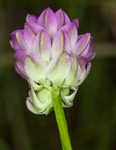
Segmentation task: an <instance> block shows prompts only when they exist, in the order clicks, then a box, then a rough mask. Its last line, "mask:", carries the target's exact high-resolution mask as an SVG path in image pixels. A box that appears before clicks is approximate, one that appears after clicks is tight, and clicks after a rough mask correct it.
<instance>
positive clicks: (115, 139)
mask: <svg viewBox="0 0 116 150" xmlns="http://www.w3.org/2000/svg"><path fill="white" fill-rule="evenodd" d="M47 7H51V8H53V9H54V11H56V10H57V9H59V8H62V9H63V10H64V11H66V13H67V14H68V15H69V16H70V18H71V19H73V18H79V22H80V27H79V33H80V34H82V33H85V32H91V33H92V35H93V36H94V43H95V44H94V45H95V46H94V51H96V58H95V59H94V60H93V65H92V69H91V72H90V74H89V76H88V78H87V79H86V80H85V82H84V83H83V84H82V85H81V86H80V89H79V91H78V93H77V96H76V98H75V100H74V106H73V107H72V108H69V109H65V112H66V117H67V120H68V125H69V132H70V136H71V140H72V145H73V150H115V149H116V1H115V0H93V1H90V0H69V1H68V0H46V1H45V0H41V1H40V0H20V1H19V0H0V150H60V149H61V146H60V140H59V135H58V129H57V126H56V122H55V117H54V114H53V112H52V113H51V114H50V115H48V116H39V115H38V116H37V115H34V114H32V113H31V112H29V111H28V110H27V108H26V106H25V98H26V96H27V91H28V85H27V82H26V81H25V80H23V79H22V78H21V77H20V76H19V75H18V74H17V73H16V72H15V70H14V68H13V65H14V62H15V60H14V58H13V56H12V54H13V50H12V48H11V47H10V45H9V33H10V32H12V31H14V30H16V29H19V28H23V25H24V22H25V16H26V14H27V13H31V14H35V15H37V16H39V15H40V13H41V11H43V9H45V8H47Z"/></svg>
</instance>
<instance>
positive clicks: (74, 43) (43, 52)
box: [10, 8, 95, 114]
mask: <svg viewBox="0 0 116 150" xmlns="http://www.w3.org/2000/svg"><path fill="white" fill-rule="evenodd" d="M78 27H79V22H78V19H74V20H73V21H71V20H70V19H69V17H68V16H67V14H66V13H65V12H64V11H62V10H61V9H59V10H57V11H56V12H53V10H52V9H50V8H47V9H45V10H44V11H43V12H42V13H41V15H40V16H39V17H35V16H32V15H29V14H28V15H27V17H26V22H25V25H24V29H21V30H16V31H14V32H12V33H11V40H10V44H11V46H12V47H13V49H15V53H14V56H15V57H16V64H15V69H16V71H17V72H18V73H19V74H20V75H21V76H22V77H23V78H25V79H26V80H27V81H28V83H29V85H30V91H29V97H28V98H27V107H28V108H29V110H31V111H32V112H34V113H37V114H48V113H49V111H50V109H51V108H52V99H51V94H50V89H51V88H52V86H56V87H58V88H60V89H61V96H62V104H63V106H68V107H69V106H71V105H72V100H73V99H74V96H75V94H76V92H77V89H78V86H79V85H80V84H81V83H82V82H83V81H84V79H85V78H86V77H87V75H88V72H89V70H90V66H91V59H92V58H94V56H95V53H94V52H92V48H93V38H92V36H91V34H90V33H86V34H82V35H78ZM70 90H71V91H72V93H71V92H70ZM70 93H71V94H70Z"/></svg>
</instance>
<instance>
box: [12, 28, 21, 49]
mask: <svg viewBox="0 0 116 150" xmlns="http://www.w3.org/2000/svg"><path fill="white" fill-rule="evenodd" d="M19 31H20V30H16V31H14V32H12V33H11V34H10V36H11V40H10V44H11V46H12V48H13V49H15V50H17V49H21V47H20V45H19V43H18V41H17V39H16V32H19Z"/></svg>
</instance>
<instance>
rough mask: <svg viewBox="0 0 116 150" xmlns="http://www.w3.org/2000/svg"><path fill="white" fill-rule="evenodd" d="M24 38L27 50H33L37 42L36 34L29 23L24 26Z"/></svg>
mask: <svg viewBox="0 0 116 150" xmlns="http://www.w3.org/2000/svg"><path fill="white" fill-rule="evenodd" d="M24 40H25V45H26V48H27V51H29V52H31V51H32V50H33V48H34V44H35V34H34V32H33V31H32V29H31V28H30V27H29V26H28V25H27V24H26V25H25V27H24Z"/></svg>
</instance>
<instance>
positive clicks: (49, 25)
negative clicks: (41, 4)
mask: <svg viewBox="0 0 116 150" xmlns="http://www.w3.org/2000/svg"><path fill="white" fill-rule="evenodd" d="M38 23H39V24H40V25H41V26H43V27H45V28H46V29H47V31H48V33H49V34H50V35H51V36H52V37H53V35H54V34H55V33H56V31H57V20H56V15H55V13H54V12H53V10H52V9H50V8H47V9H45V10H44V11H43V12H42V14H41V15H40V17H39V18H38Z"/></svg>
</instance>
